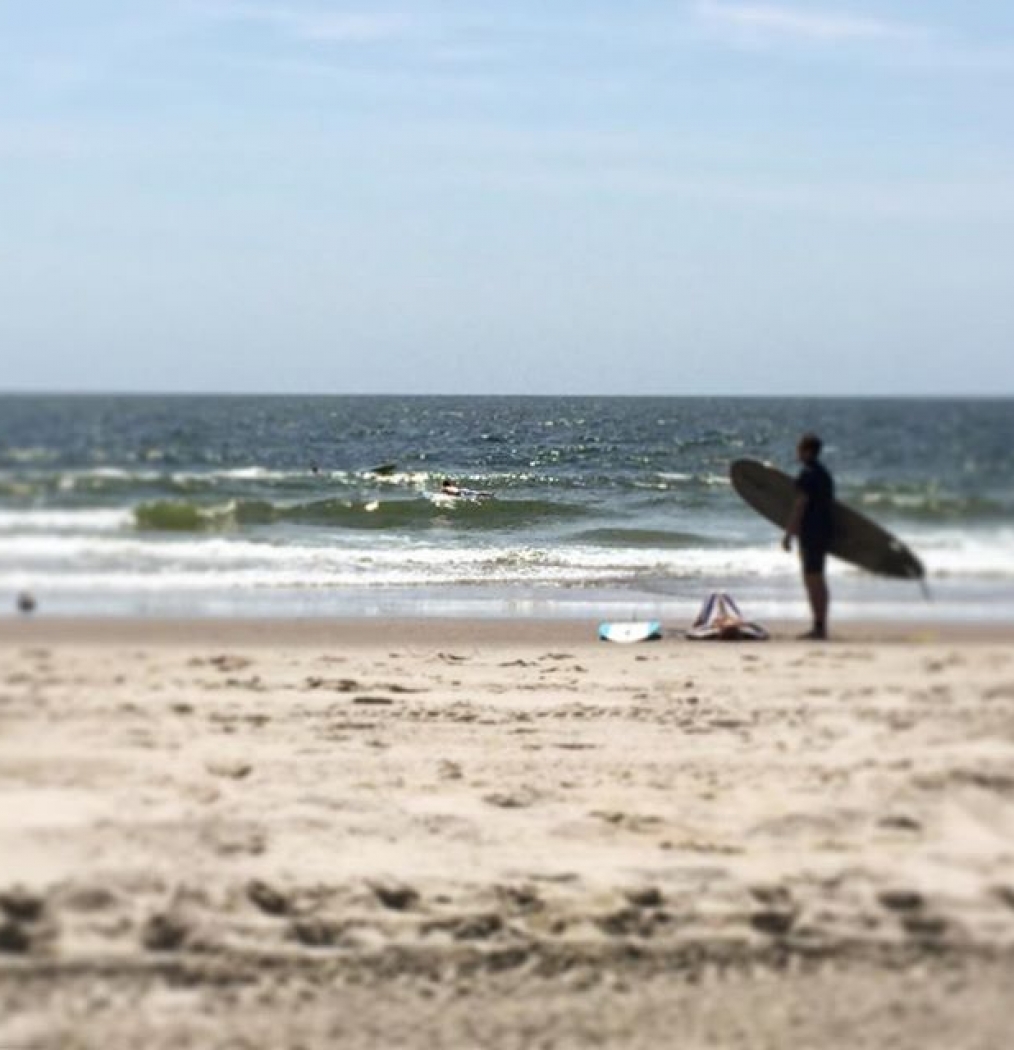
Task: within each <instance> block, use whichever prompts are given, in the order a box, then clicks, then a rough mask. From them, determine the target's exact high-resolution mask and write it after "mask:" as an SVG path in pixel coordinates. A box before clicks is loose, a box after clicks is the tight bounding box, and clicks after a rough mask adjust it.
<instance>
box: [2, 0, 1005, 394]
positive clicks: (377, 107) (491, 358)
mask: <svg viewBox="0 0 1014 1050" xmlns="http://www.w3.org/2000/svg"><path fill="white" fill-rule="evenodd" d="M1012 99H1014V4H1012V3H1010V0H976V2H967V3H955V2H954V0H946V2H944V0H876V2H874V0H809V2H793V0H772V2H771V3H767V2H763V0H759V2H750V0H743V2H740V0H669V2H661V0H659V2H647V0H628V2H627V3H624V4H619V3H616V2H615V0H614V2H612V3H606V2H599V0H584V2H578V0H548V2H547V0H542V2H538V3H537V2H534V0H499V2H497V3H492V2H483V0H468V2H466V0H461V2H453V0H447V2H441V0H374V2H367V0H362V2H360V3H348V2H345V0H335V2H327V0H143V2H138V0H38V2H37V3H26V2H18V0H0V390H7V391H32V390H40V391H41V390H47V391H48V390H58V391H155V392H161V391H166V392H176V391H179V392H264V393H351V394H355V393H406V394H409V393H421V394H436V393H460V394H484V393H488V394H493V393H499V394H514V393H516V394H563V393H575V394H576V393H588V394H674V395H689V394H730V395H731V394H801V395H896V394H902V395H909V394H911V395H922V394H930V395H949V394H967V395H1004V396H1009V395H1014V353H1012V349H1014V294H1012V290H1014V109H1012V105H1011V100H1012Z"/></svg>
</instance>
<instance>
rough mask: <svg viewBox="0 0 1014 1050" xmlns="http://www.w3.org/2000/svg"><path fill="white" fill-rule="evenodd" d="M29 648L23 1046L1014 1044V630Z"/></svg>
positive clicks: (108, 626)
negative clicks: (759, 639) (725, 639)
mask: <svg viewBox="0 0 1014 1050" xmlns="http://www.w3.org/2000/svg"><path fill="white" fill-rule="evenodd" d="M976 634H977V632H975V631H972V630H970V629H959V628H956V627H955V628H949V629H942V628H939V627H938V628H907V629H904V630H895V631H894V632H893V633H892V634H891V635H890V636H885V633H884V631H883V630H882V629H880V628H877V627H873V626H866V627H861V626H859V627H852V628H849V629H848V630H847V631H845V632H844V634H843V635H842V637H841V638H840V639H839V640H836V641H835V642H832V643H829V644H818V645H814V644H802V643H795V642H790V641H779V640H776V641H773V642H770V643H766V644H757V643H754V644H749V643H742V644H735V643H698V644H696V645H695V644H692V643H688V642H685V641H681V640H678V639H675V638H666V639H665V640H663V641H662V642H658V643H653V644H643V645H637V646H627V647H623V646H610V645H606V644H602V643H598V642H596V641H594V636H593V629H592V628H591V627H589V625H585V624H572V623H525V622H514V623H496V622H489V623H480V624H461V623H450V622H438V621H419V622H414V623H413V622H401V623H385V624H377V623H371V622H368V621H360V622H355V623H336V624H329V623H322V622H315V623H298V622H288V623H269V622H250V623H242V622H239V623H237V622H231V623H210V624H209V623H197V624H173V623H145V622H134V623H102V622H97V621H93V622H82V623H73V622H70V623H60V622H53V621H45V620H40V621H36V622H24V621H21V622H19V621H12V620H11V621H4V622H3V623H0V1048H2V1050H20V1048H25V1050H28V1048H35V1047H39V1048H43V1047H46V1048H48V1047H78V1046H80V1047H103V1048H114V1047H131V1048H133V1047H142V1046H143V1047H152V1048H166V1050H168V1048H170V1047H171V1048H179V1047H189V1046H193V1047H208V1046H250V1047H254V1046H271V1047H285V1046H302V1047H307V1048H311V1047H312V1048H316V1047H325V1046H327V1047H330V1046H342V1047H346V1046H347V1047H367V1046H370V1047H473V1046H475V1047H479V1046H482V1047H486V1046H489V1047H517V1048H522V1047H561V1048H563V1047H586V1046H609V1047H645V1048H648V1047H652V1048H655V1047H661V1046H679V1047H684V1048H687V1047H689V1048H693V1047H704V1046H741V1047H772V1048H774V1047H789V1046H791V1047H794V1048H798V1047H821V1048H837V1047H841V1048H844V1047H871V1048H872V1047H882V1046H891V1047H912V1048H916V1047H919V1048H920V1050H924V1048H926V1047H941V1048H944V1047H946V1048H948V1050H953V1048H973V1047H974V1048H977V1050H987V1048H988V1050H992V1048H996V1050H1000V1048H1007V1047H1009V1046H1010V1045H1012V1042H1014V1007H1012V1002H1014V996H1012V990H1014V651H1012V648H1011V644H1010V643H1011V640H1012V635H1014V632H1011V631H1009V630H1004V629H999V630H997V629H994V630H993V631H992V632H991V634H990V636H989V637H988V638H986V639H982V638H978V637H976Z"/></svg>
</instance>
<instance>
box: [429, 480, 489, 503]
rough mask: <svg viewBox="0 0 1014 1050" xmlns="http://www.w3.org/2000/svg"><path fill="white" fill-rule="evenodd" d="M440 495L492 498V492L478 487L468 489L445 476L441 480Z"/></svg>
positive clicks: (455, 497) (475, 498) (460, 497)
mask: <svg viewBox="0 0 1014 1050" xmlns="http://www.w3.org/2000/svg"><path fill="white" fill-rule="evenodd" d="M440 495H441V496H450V497H451V498H452V499H464V500H476V501H477V500H484V499H492V498H493V493H492V492H481V491H479V490H478V489H466V488H463V487H462V486H461V485H459V484H458V483H457V482H456V481H452V480H451V479H450V478H444V480H443V481H441V482H440Z"/></svg>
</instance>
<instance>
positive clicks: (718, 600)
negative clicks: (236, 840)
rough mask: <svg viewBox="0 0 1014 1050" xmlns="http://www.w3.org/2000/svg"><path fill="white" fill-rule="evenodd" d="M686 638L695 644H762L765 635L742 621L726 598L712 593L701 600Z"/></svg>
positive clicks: (740, 615)
mask: <svg viewBox="0 0 1014 1050" xmlns="http://www.w3.org/2000/svg"><path fill="white" fill-rule="evenodd" d="M687 638H689V639H690V640H691V641H694V642H708V641H718V642H765V641H767V639H768V632H767V631H766V630H764V628H763V627H761V625H760V624H759V623H751V622H749V621H748V620H747V619H745V618H744V616H743V614H742V613H741V612H740V611H739V606H738V605H737V604H736V603H735V602H734V601H733V599H732V598H731V597H730V596H729V595H728V594H725V593H724V592H722V591H715V592H713V593H712V594H709V595H708V597H707V598H705V599H704V602H703V604H702V605H701V611H700V612H699V613H698V614H697V619H696V620H694V625H693V627H691V628H690V630H689V631H687Z"/></svg>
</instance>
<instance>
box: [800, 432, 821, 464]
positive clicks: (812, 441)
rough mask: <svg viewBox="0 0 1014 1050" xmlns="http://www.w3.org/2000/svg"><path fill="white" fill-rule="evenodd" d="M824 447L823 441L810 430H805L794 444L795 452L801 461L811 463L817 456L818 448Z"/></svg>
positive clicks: (818, 454)
mask: <svg viewBox="0 0 1014 1050" xmlns="http://www.w3.org/2000/svg"><path fill="white" fill-rule="evenodd" d="M823 447H824V442H823V441H821V440H820V438H819V437H817V435H816V434H814V433H813V432H812V431H807V433H805V434H804V435H803V436H802V437H801V438H800V439H799V444H798V445H797V446H796V454H797V455H798V456H799V458H800V460H801V462H803V463H812V462H813V461H814V460H815V459H817V458H819V456H820V450H821V449H822V448H823Z"/></svg>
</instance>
